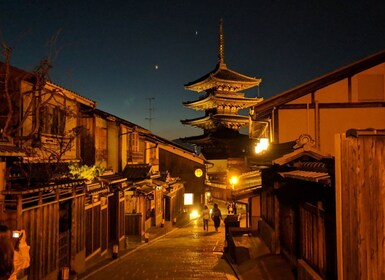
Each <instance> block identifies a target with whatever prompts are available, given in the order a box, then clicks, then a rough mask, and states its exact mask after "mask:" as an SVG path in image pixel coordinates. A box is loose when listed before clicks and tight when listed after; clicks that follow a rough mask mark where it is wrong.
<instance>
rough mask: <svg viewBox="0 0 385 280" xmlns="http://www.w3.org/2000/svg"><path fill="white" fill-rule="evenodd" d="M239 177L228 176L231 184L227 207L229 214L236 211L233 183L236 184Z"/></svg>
mask: <svg viewBox="0 0 385 280" xmlns="http://www.w3.org/2000/svg"><path fill="white" fill-rule="evenodd" d="M238 181H239V178H238V176H236V175H233V176H231V177H230V179H229V182H230V185H231V202H230V205H229V208H228V213H229V214H235V213H236V212H237V211H236V209H235V207H236V206H235V196H234V190H235V185H236V184H238Z"/></svg>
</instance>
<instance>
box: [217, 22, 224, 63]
mask: <svg viewBox="0 0 385 280" xmlns="http://www.w3.org/2000/svg"><path fill="white" fill-rule="evenodd" d="M218 60H219V61H218V63H219V66H223V67H226V64H225V39H224V37H223V20H222V18H221V19H220V21H219V49H218Z"/></svg>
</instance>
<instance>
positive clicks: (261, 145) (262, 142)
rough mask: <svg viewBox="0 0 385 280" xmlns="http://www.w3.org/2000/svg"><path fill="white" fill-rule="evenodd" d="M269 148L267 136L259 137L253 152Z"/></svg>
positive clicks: (260, 151)
mask: <svg viewBox="0 0 385 280" xmlns="http://www.w3.org/2000/svg"><path fill="white" fill-rule="evenodd" d="M268 148H269V139H268V138H260V139H259V142H258V143H257V146H255V152H256V153H257V154H259V153H262V152H263V151H266V150H267V149H268Z"/></svg>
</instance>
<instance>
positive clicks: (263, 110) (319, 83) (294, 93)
mask: <svg viewBox="0 0 385 280" xmlns="http://www.w3.org/2000/svg"><path fill="white" fill-rule="evenodd" d="M383 62H385V51H381V52H378V53H376V54H374V55H371V56H368V57H366V58H364V59H361V60H359V61H356V62H354V63H352V64H350V65H348V66H345V67H342V68H340V69H338V70H335V71H333V72H330V73H328V74H326V75H323V76H321V77H319V78H317V79H314V80H311V81H309V82H306V83H304V84H302V85H299V86H297V87H295V88H292V89H289V90H287V91H284V92H282V93H280V94H277V95H274V96H272V97H271V98H269V99H266V100H264V101H262V102H261V103H259V104H257V105H256V106H255V107H254V110H255V113H256V116H254V118H255V117H256V118H258V117H263V116H265V115H266V114H268V113H269V112H270V111H271V110H272V109H273V108H275V107H279V106H281V105H283V104H286V103H288V102H290V101H293V100H295V99H297V98H300V97H302V96H304V95H306V94H309V93H312V92H315V91H317V90H319V89H321V88H323V87H326V86H328V85H331V84H333V83H336V82H338V81H340V80H342V79H346V78H348V77H351V76H353V75H355V74H357V73H360V72H362V71H364V70H366V69H369V68H371V67H374V66H376V65H378V64H380V63H383Z"/></svg>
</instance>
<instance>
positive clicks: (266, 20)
mask: <svg viewBox="0 0 385 280" xmlns="http://www.w3.org/2000/svg"><path fill="white" fill-rule="evenodd" d="M221 17H222V18H223V28H224V38H225V63H226V64H227V66H228V67H229V68H230V69H231V70H234V71H237V72H239V73H242V74H245V75H248V76H252V77H257V78H262V84H261V86H260V87H259V91H258V89H256V88H254V89H252V90H249V91H247V92H246V94H247V96H248V97H255V96H257V95H258V94H259V96H260V97H263V98H265V99H266V98H268V97H270V96H273V95H275V94H278V93H280V92H282V91H284V90H287V89H290V88H292V87H295V86H297V85H299V84H301V83H304V82H306V81H308V80H311V79H313V78H316V77H318V76H321V75H323V74H326V73H328V72H330V71H333V70H335V69H338V68H339V67H342V66H345V65H348V64H350V63H352V62H354V61H356V60H359V59H361V58H364V57H366V56H368V55H371V54H374V53H376V52H378V51H381V50H383V49H385V1H384V0H378V1H371V0H354V1H353V0H350V1H346V0H333V1H330V0H303V1H298V0H297V1H290V0H281V1H278V0H266V1H259V0H247V1H246V0H239V1H234V0H231V1H225V0H223V1H216V0H202V1H201V0H193V1H188V0H173V1H167V0H163V1H162V0H152V1H149V0H140V1H138V0H136V1H132V0H124V1H123V0H122V1H116V0H109V1H107V0H106V1H100V0H94V1H88V0H82V1H80V0H77V1H73V0H61V1H59V0H58V1H55V0H50V1H38V0H35V1H32V0H23V1H21V0H0V41H1V42H2V43H6V44H7V45H8V46H10V47H12V48H13V53H12V57H11V64H12V65H13V66H16V67H19V68H22V69H25V70H28V71H30V70H33V68H34V67H35V66H36V65H37V64H38V63H39V61H40V60H41V59H42V58H43V57H46V56H48V55H50V57H51V58H52V62H53V69H52V71H51V75H50V77H51V80H52V81H53V82H55V83H57V84H59V85H61V86H63V87H65V88H68V89H70V90H72V91H75V92H76V93H78V94H80V95H82V96H85V97H87V98H89V99H92V100H94V101H96V102H97V103H98V108H99V109H101V110H104V111H106V112H108V113H111V114H113V115H116V116H118V117H121V118H123V119H126V120H129V121H131V122H133V123H136V124H138V125H141V126H143V127H146V128H150V126H149V125H150V122H149V121H148V118H149V117H150V114H149V113H150V112H149V98H154V99H152V104H153V107H154V111H153V112H152V115H151V117H152V118H153V120H152V121H151V129H152V131H153V132H154V133H155V134H157V135H159V136H162V137H164V138H167V139H175V138H179V137H186V136H191V135H200V134H201V132H202V131H201V130H200V129H197V128H193V127H190V126H183V125H182V124H181V123H180V120H182V119H189V118H196V117H199V116H203V112H197V111H193V110H191V109H187V108H184V107H183V106H182V102H184V101H192V100H196V99H197V98H198V97H199V95H200V94H199V93H196V92H192V91H186V90H185V89H184V87H183V85H184V84H186V83H188V82H191V81H194V80H196V79H197V78H200V77H201V76H203V75H204V74H206V73H208V72H210V71H211V70H213V69H214V68H215V65H216V63H217V60H218V32H219V19H220V18H221ZM1 60H2V61H3V57H1ZM146 118H147V119H146Z"/></svg>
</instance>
